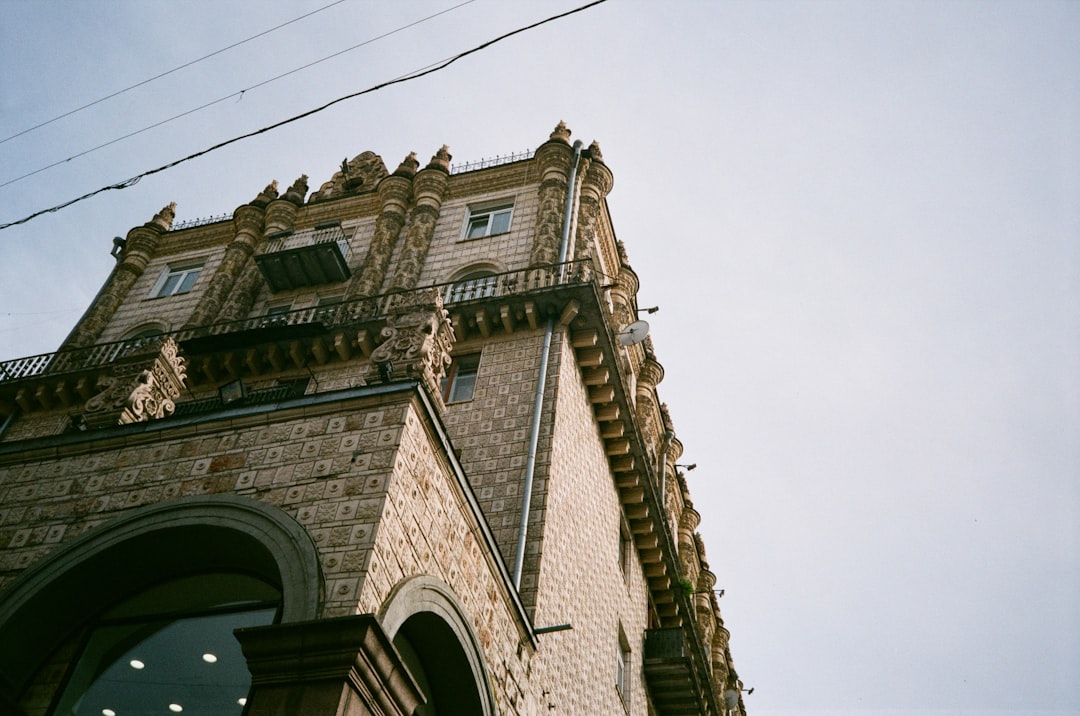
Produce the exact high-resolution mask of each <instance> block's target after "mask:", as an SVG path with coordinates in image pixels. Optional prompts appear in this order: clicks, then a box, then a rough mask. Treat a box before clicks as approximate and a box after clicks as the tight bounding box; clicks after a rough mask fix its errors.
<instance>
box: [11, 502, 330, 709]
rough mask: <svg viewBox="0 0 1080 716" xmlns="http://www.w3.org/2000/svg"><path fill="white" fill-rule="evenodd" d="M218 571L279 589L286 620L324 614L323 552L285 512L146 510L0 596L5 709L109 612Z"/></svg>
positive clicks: (204, 505)
mask: <svg viewBox="0 0 1080 716" xmlns="http://www.w3.org/2000/svg"><path fill="white" fill-rule="evenodd" d="M209 570H220V571H235V572H242V573H249V574H252V575H255V576H258V577H260V578H262V579H264V580H266V581H268V582H270V583H272V584H275V585H278V586H280V588H281V593H282V611H281V620H282V621H283V622H293V621H303V620H309V619H314V618H316V617H317V616H318V611H319V606H320V600H321V590H322V584H323V579H322V573H321V567H320V564H319V559H318V554H317V552H316V549H315V545H314V543H313V542H312V540H311V538H310V536H309V535H308V534H307V532H306V531H305V530H304V528H303V527H302V526H300V524H298V523H297V522H296V521H295V520H293V519H292V518H291V517H289V516H288V515H286V514H285V513H284V512H282V511H281V510H279V509H277V508H274V507H270V506H267V505H264V504H262V503H259V502H256V501H254V500H251V499H246V498H243V497H238V496H235V495H200V496H193V497H186V498H181V499H179V500H174V501H170V502H163V503H158V504H154V505H147V506H144V507H141V508H138V509H135V510H132V511H131V512H129V513H126V514H124V515H123V516H121V517H118V518H116V519H114V520H112V521H110V522H107V523H105V524H103V525H100V526H98V527H96V528H94V529H92V530H91V531H89V532H88V533H87V534H85V535H83V536H82V537H80V538H78V539H76V540H74V541H72V542H71V543H70V544H67V545H65V546H63V547H61V548H60V549H59V550H57V551H56V552H55V553H53V554H51V555H49V556H48V557H46V558H45V559H44V560H42V561H41V562H39V563H38V564H36V565H34V566H33V567H30V568H29V569H28V570H27V571H26V572H24V573H23V574H21V575H20V576H19V577H18V578H17V579H16V580H15V581H14V582H13V583H12V584H11V586H10V587H8V588H7V589H6V590H4V592H3V593H2V594H0V644H3V645H4V648H3V649H0V676H2V678H3V681H4V682H6V683H0V690H2V691H6V692H7V694H0V702H2V701H3V698H2V697H3V696H5V695H6V696H7V697H8V698H9V699H12V700H14V699H15V698H18V695H19V693H21V691H22V690H23V689H24V688H25V686H26V684H27V683H28V681H29V680H30V679H31V678H32V677H33V675H34V673H35V672H36V671H37V670H38V668H39V667H40V666H41V665H42V664H43V663H44V661H45V659H47V658H48V657H49V655H50V653H51V652H52V650H53V649H55V648H56V647H57V646H58V645H59V644H60V643H61V642H62V641H63V640H64V639H66V638H67V637H68V636H69V635H70V634H71V633H72V632H73V631H74V630H75V629H77V628H78V627H79V626H80V625H81V624H83V623H85V622H86V621H87V620H89V619H91V618H93V617H94V616H95V615H96V614H98V613H100V612H101V611H102V610H103V609H105V608H107V607H108V606H109V605H111V604H114V603H116V602H117V601H119V600H120V599H123V598H124V597H126V596H128V595H132V594H135V593H137V592H139V591H141V590H145V589H147V588H149V587H151V586H153V585H154V584H158V583H160V582H162V581H165V580H167V579H171V578H175V577H178V576H182V575H185V574H194V573H198V572H205V571H209ZM90 587H92V588H90Z"/></svg>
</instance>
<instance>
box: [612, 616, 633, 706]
mask: <svg viewBox="0 0 1080 716" xmlns="http://www.w3.org/2000/svg"><path fill="white" fill-rule="evenodd" d="M618 647H619V649H618V652H617V654H616V658H615V688H616V690H618V692H619V696H621V697H622V700H623V703H624V704H628V703H629V702H630V644H628V643H627V641H626V635H625V634H624V633H623V630H622V625H621V624H620V625H619V644H618Z"/></svg>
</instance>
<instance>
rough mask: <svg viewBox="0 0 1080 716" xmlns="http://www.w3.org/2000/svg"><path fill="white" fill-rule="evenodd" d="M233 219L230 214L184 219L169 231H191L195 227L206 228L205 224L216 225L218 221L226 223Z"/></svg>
mask: <svg viewBox="0 0 1080 716" xmlns="http://www.w3.org/2000/svg"><path fill="white" fill-rule="evenodd" d="M232 217H233V215H232V214H218V215H217V216H202V217H199V218H197V219H185V220H184V221H178V222H177V223H175V224H173V225H172V228H171V229H169V230H170V231H179V230H180V229H193V228H195V227H196V226H206V225H207V224H216V223H218V222H219V221H228V220H229V219H231V218H232Z"/></svg>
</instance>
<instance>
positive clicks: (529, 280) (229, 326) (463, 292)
mask: <svg viewBox="0 0 1080 716" xmlns="http://www.w3.org/2000/svg"><path fill="white" fill-rule="evenodd" d="M602 279H604V277H603V275H602V274H598V273H596V272H594V271H593V269H592V262H591V261H589V260H588V259H583V260H579V261H568V262H566V263H563V264H552V265H548V266H539V267H535V268H527V269H519V270H517V271H507V272H505V273H499V274H493V275H491V276H486V277H484V278H483V279H479V281H482V282H483V285H482V287H480V286H479V285H477V279H472V280H470V281H467V282H447V283H441V284H434V285H432V286H425V287H423V288H417V289H412V290H410V291H398V292H395V293H386V294H382V295H379V296H371V297H365V298H357V299H353V300H351V301H345V302H342V303H336V304H332V305H329V306H313V307H311V308H302V309H299V310H296V311H288V312H285V313H275V314H272V315H267V316H257V317H254V318H245V319H242V320H238V321H227V322H223V323H215V324H211V325H208V326H201V327H198V328H187V329H183V330H180V331H174V332H172V333H167V334H164V336H153V337H150V338H129V339H127V340H122V341H113V342H111V343H101V344H98V345H94V346H89V347H86V348H72V349H67V350H62V351H57V352H55V353H45V354H42V355H36V356H29V357H26V358H15V359H13V360H8V361H3V362H0V383H4V382H11V381H16V380H25V379H28V378H36V377H39V376H43V375H57V374H61V373H70V372H75V371H81V370H88V369H92V368H100V367H105V366H108V365H110V364H112V363H116V362H119V361H121V360H124V359H126V358H129V357H134V356H137V355H141V354H144V353H151V352H153V351H154V350H156V349H157V347H158V346H159V345H160V340H161V339H162V338H163V337H165V336H168V337H172V338H173V339H174V340H175V341H176V342H177V343H180V344H181V347H182V345H183V342H184V341H188V340H192V339H195V338H204V337H207V336H218V335H225V334H229V333H239V332H241V331H250V330H257V329H261V328H270V327H279V326H302V325H311V326H315V325H316V324H318V325H321V326H323V327H325V328H336V327H339V326H345V325H349V324H356V323H364V322H368V321H374V320H377V319H379V318H381V317H383V316H386V315H387V314H388V313H389V312H390V311H391V310H393V308H394V306H395V305H398V304H400V303H402V302H407V301H409V300H410V298H411V296H412V295H413V294H415V293H417V292H418V291H427V290H430V289H432V288H435V289H437V290H439V292H440V295H441V296H442V297H443V301H444V303H445V304H446V306H447V308H448V309H450V310H451V311H452V310H453V307H454V305H459V304H463V303H467V302H470V301H478V300H487V299H498V298H510V297H513V296H519V295H526V294H531V293H534V292H537V291H543V290H545V289H553V288H559V287H564V286H572V285H580V284H586V283H590V282H592V281H594V280H602ZM606 283H607V282H605V284H606Z"/></svg>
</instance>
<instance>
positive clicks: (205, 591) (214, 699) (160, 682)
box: [53, 573, 281, 716]
mask: <svg viewBox="0 0 1080 716" xmlns="http://www.w3.org/2000/svg"><path fill="white" fill-rule="evenodd" d="M280 604H281V592H280V590H278V589H277V588H276V587H274V586H273V585H270V584H268V583H266V582H264V581H262V580H261V579H258V578H257V577H252V576H249V575H244V574H237V573H212V574H200V575H192V576H187V577H181V578H179V579H173V580H169V581H168V582H165V583H164V584H160V585H158V586H156V587H152V588H150V589H148V590H146V591H144V592H141V593H139V594H137V595H135V596H132V597H129V598H128V599H126V600H124V601H123V602H121V603H120V604H118V605H116V606H114V607H113V608H111V609H109V610H108V611H107V612H105V613H104V614H103V615H102V616H101V617H99V618H98V619H96V620H94V623H93V625H92V626H91V627H90V628H89V629H88V630H87V633H86V636H85V637H82V638H80V641H82V642H83V646H82V650H81V653H80V655H79V657H78V659H77V660H76V661H75V663H74V665H73V667H72V668H71V669H70V671H69V676H68V678H67V683H66V686H65V687H64V690H63V693H62V695H61V696H60V700H59V702H58V704H57V706H56V708H55V709H54V711H53V713H55V714H58V715H59V714H63V715H65V716H66V715H67V714H73V715H74V716H99V714H100V715H104V716H108V715H109V714H116V715H117V716H123V714H135V713H141V712H144V711H153V712H157V713H162V714H164V713H166V710H169V711H171V712H174V713H182V712H184V711H186V712H189V713H197V714H209V713H213V714H223V715H224V714H237V716H239V714H240V713H241V711H242V710H243V707H244V704H245V703H246V702H247V693H248V688H249V687H250V685H251V676H250V674H249V673H248V669H247V664H246V662H245V660H244V655H243V653H242V652H241V651H240V644H239V643H238V642H237V641H236V639H235V638H233V635H232V633H233V630H234V629H239V628H242V627H251V626H261V625H264V624H270V623H271V622H273V621H274V618H275V616H276V615H277V612H278V607H279V605H280Z"/></svg>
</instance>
